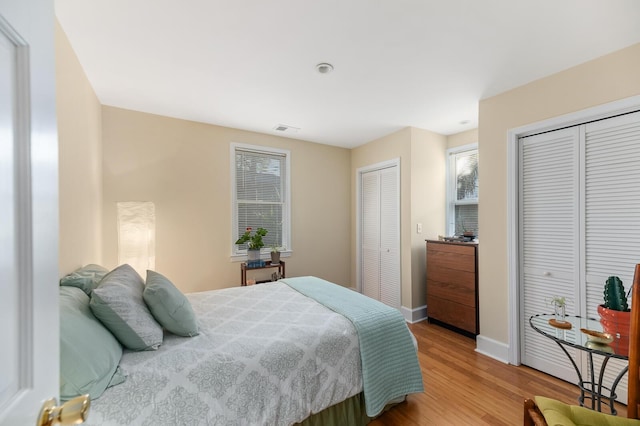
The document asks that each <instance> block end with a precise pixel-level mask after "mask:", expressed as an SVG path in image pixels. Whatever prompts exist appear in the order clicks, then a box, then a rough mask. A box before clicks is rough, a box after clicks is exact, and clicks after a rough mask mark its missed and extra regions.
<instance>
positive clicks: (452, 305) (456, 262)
mask: <svg viewBox="0 0 640 426" xmlns="http://www.w3.org/2000/svg"><path fill="white" fill-rule="evenodd" d="M427 316H428V318H429V320H432V319H433V320H437V321H440V322H443V323H445V324H448V325H452V326H454V327H456V328H458V329H460V330H463V331H466V332H468V333H471V334H473V335H477V334H478V333H479V331H480V327H479V324H478V244H476V243H461V242H460V243H459V242H445V241H432V240H427Z"/></svg>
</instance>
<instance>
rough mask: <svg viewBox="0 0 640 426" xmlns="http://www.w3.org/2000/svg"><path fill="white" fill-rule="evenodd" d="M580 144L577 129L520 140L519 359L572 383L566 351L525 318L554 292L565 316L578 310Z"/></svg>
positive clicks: (543, 309)
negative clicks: (561, 299) (561, 301)
mask: <svg viewBox="0 0 640 426" xmlns="http://www.w3.org/2000/svg"><path fill="white" fill-rule="evenodd" d="M578 142H579V133H578V129H577V128H570V129H564V130H559V131H556V132H551V133H544V134H540V135H536V136H531V137H526V138H522V139H521V140H520V182H521V186H520V207H519V210H520V261H521V264H520V271H521V276H520V283H521V294H522V295H523V297H522V300H521V302H522V304H521V307H520V312H521V315H522V317H521V320H520V325H521V336H522V339H521V344H522V347H521V353H522V363H523V364H525V365H528V366H530V367H533V368H536V369H538V370H542V371H545V372H547V373H550V374H553V375H554V376H557V377H560V378H562V379H564V380H567V381H570V382H573V383H575V382H576V381H577V379H576V373H575V371H574V370H573V368H572V367H571V363H570V362H569V360H568V359H567V357H566V355H565V354H564V353H563V352H562V351H561V349H560V348H559V347H558V345H557V344H556V343H555V342H553V341H551V340H550V339H548V338H545V337H543V336H542V335H540V334H539V333H537V332H535V331H534V330H533V329H532V328H531V327H530V325H529V318H530V317H531V316H532V315H535V314H539V313H548V312H550V311H551V310H552V308H551V306H550V305H549V304H548V300H549V299H550V298H551V297H553V296H564V297H566V298H567V314H569V315H572V314H575V313H576V312H575V305H576V302H577V300H578V299H577V297H578V281H579V255H578V254H579V252H578V242H579V234H578V232H579V226H578V225H579V215H578V194H579V191H578V189H579V185H578V176H579V175H578V160H579V155H578V150H579V143H578ZM575 332H576V330H569V331H567V333H575ZM578 332H579V331H578ZM570 352H574V350H572V349H571V350H570Z"/></svg>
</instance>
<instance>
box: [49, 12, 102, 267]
mask: <svg viewBox="0 0 640 426" xmlns="http://www.w3.org/2000/svg"><path fill="white" fill-rule="evenodd" d="M55 52H56V92H57V95H56V110H57V115H58V138H59V166H60V169H59V196H60V198H59V209H60V238H59V273H60V275H61V276H62V275H64V274H67V273H69V272H71V271H73V270H74V269H76V268H78V267H80V266H83V265H85V264H87V263H100V262H101V261H102V256H101V247H102V239H101V236H100V235H101V233H100V229H101V227H100V223H101V221H102V219H101V218H102V184H101V180H102V163H101V156H102V154H101V150H102V147H101V144H102V136H101V107H100V103H99V102H98V98H97V97H96V95H95V93H94V91H93V89H92V88H91V85H90V84H89V81H88V80H87V77H86V76H85V74H84V71H83V70H82V67H81V66H80V63H79V62H78V58H77V57H76V55H75V53H74V52H73V50H72V49H71V45H70V44H69V41H68V40H67V36H66V35H65V34H64V31H63V30H62V28H61V27H60V25H59V24H58V22H56V27H55Z"/></svg>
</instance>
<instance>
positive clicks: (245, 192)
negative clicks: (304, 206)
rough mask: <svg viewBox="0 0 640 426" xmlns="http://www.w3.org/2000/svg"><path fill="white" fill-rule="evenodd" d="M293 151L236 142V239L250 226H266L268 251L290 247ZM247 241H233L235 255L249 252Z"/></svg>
mask: <svg viewBox="0 0 640 426" xmlns="http://www.w3.org/2000/svg"><path fill="white" fill-rule="evenodd" d="M288 169H289V152H288V151H283V150H275V149H270V148H265V147H251V146H247V145H239V144H234V146H233V164H232V172H233V182H234V187H233V196H234V212H233V214H234V218H233V219H234V228H233V235H232V237H233V241H232V243H235V241H236V240H237V239H238V238H239V236H240V235H242V234H243V233H244V232H245V230H246V229H247V228H251V229H252V230H253V231H254V232H255V231H256V230H257V229H258V228H265V229H266V230H267V231H268V233H267V235H266V236H265V237H264V238H263V241H264V243H265V247H264V248H263V250H264V251H268V249H269V247H271V246H277V247H280V248H281V249H282V250H287V249H288V250H290V249H291V244H290V235H289V229H290V228H289V217H290V215H289V209H290V204H289V190H288V188H289V178H288V173H289V170H288ZM246 250H247V245H246V244H241V245H236V244H233V250H232V253H233V254H234V255H241V254H245V253H246Z"/></svg>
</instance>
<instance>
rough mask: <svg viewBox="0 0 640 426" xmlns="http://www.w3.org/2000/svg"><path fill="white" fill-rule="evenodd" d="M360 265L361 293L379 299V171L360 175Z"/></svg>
mask: <svg viewBox="0 0 640 426" xmlns="http://www.w3.org/2000/svg"><path fill="white" fill-rule="evenodd" d="M360 184H361V187H362V190H361V191H362V192H361V193H362V200H361V209H362V210H361V211H362V215H361V220H360V224H361V225H360V226H361V232H360V235H361V238H360V245H361V247H360V253H361V256H362V258H361V260H360V267H361V273H360V276H361V279H362V293H363V294H364V295H366V296H369V297H371V298H373V299H376V300H380V173H379V172H378V171H372V172H367V173H363V174H362V175H361V183H360Z"/></svg>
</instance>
